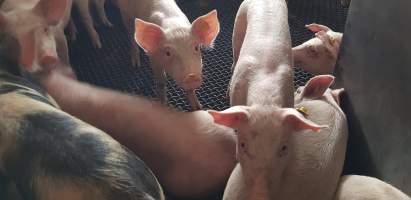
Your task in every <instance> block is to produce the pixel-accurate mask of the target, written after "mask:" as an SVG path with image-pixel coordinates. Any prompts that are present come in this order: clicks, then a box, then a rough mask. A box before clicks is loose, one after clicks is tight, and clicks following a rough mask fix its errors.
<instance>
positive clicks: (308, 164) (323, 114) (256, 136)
mask: <svg viewBox="0 0 411 200" xmlns="http://www.w3.org/2000/svg"><path fill="white" fill-rule="evenodd" d="M333 80H334V77H333V76H329V75H322V76H316V77H314V78H312V79H310V81H309V82H308V83H307V84H306V86H304V87H301V88H299V89H298V90H297V94H296V96H295V107H296V108H297V109H298V110H300V109H302V108H304V109H302V110H305V112H303V111H301V112H302V114H303V115H306V116H305V117H304V116H301V115H298V114H296V113H295V112H297V111H296V110H293V109H291V110H290V108H282V109H288V110H287V111H282V112H275V111H270V109H269V107H268V106H266V107H261V108H260V110H258V109H252V108H250V107H245V108H244V107H240V108H241V109H238V108H236V109H234V108H231V110H230V109H228V110H226V111H223V112H219V113H218V112H217V113H211V114H212V115H213V116H214V120H215V122H216V123H218V124H223V125H227V126H229V127H232V128H235V129H238V139H237V140H238V143H237V158H238V160H239V165H238V166H237V167H236V168H235V170H234V171H233V173H232V175H231V176H230V179H229V182H228V184H227V187H226V190H225V192H224V198H223V199H227V200H231V199H279V200H281V199H284V200H293V199H296V200H297V199H316V200H317V199H318V200H322V199H324V200H329V199H332V198H333V195H334V193H335V191H336V189H337V185H338V180H339V177H340V176H341V172H342V167H343V163H344V157H345V149H346V143H347V122H346V118H345V115H344V113H343V112H342V110H341V108H340V107H339V102H340V100H339V99H340V95H341V94H342V92H343V90H342V89H339V90H330V89H328V87H329V86H330V85H331V84H332V81H333ZM307 110H308V111H307ZM283 112H285V113H288V115H286V114H284V113H283ZM240 113H242V114H240ZM244 113H245V114H244ZM291 114H292V115H291ZM259 115H262V116H259ZM265 115H267V116H265ZM253 116H254V117H255V119H253ZM285 116H292V119H293V121H292V122H293V123H295V122H296V121H295V120H296V119H298V121H297V122H298V124H293V126H294V129H291V131H290V129H289V128H287V126H289V125H290V124H289V121H287V120H286V119H287V117H285ZM244 118H245V119H246V120H244ZM260 118H262V119H260ZM263 119H265V120H266V121H267V119H269V120H271V121H275V122H276V124H275V123H274V122H271V124H269V125H266V124H264V123H262V121H263ZM233 120H236V121H237V122H236V123H235V122H233ZM303 122H304V123H303ZM266 123H267V122H266ZM273 123H274V124H273ZM291 124H292V123H291ZM317 124H322V125H321V126H319V125H317ZM282 126H285V127H282ZM264 127H271V130H272V131H266V130H267V128H264ZM301 127H305V128H306V129H298V128H301ZM307 129H308V130H307ZM243 130H244V131H243ZM242 131H243V132H242ZM315 131H318V133H315ZM284 137H286V138H284ZM274 138H276V139H274ZM278 141H280V142H281V141H282V142H283V143H280V142H278ZM280 144H282V145H280ZM273 147H274V148H273ZM283 148H284V149H286V150H284V151H287V155H286V158H284V160H281V159H280V158H281V156H282V155H283V154H284V153H282V152H281V150H280V149H283ZM242 156H243V157H244V158H243V157H242ZM267 157H270V158H271V159H268V158H267ZM274 158H276V159H274ZM242 159H244V160H242ZM247 165H256V166H259V167H258V168H257V167H255V168H248V169H247V168H246V167H245V166H247ZM263 171H266V173H264V172H263ZM260 172H261V173H262V174H259V173H260ZM247 177H248V178H247ZM247 179H249V180H247ZM264 189H265V190H264ZM296 190H298V191H299V192H298V193H296V192H295V191H296ZM247 194H249V195H252V194H256V195H257V194H261V195H262V196H260V197H258V196H249V197H247V196H248V195H247ZM264 197H265V198H264Z"/></svg>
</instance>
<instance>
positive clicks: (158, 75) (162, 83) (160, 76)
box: [153, 69, 167, 105]
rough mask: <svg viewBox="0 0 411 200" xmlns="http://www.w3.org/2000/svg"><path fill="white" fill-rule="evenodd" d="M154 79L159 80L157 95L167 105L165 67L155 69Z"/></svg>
mask: <svg viewBox="0 0 411 200" xmlns="http://www.w3.org/2000/svg"><path fill="white" fill-rule="evenodd" d="M153 73H154V80H156V81H157V95H158V98H159V99H160V102H161V104H163V105H167V93H166V87H167V76H166V73H165V71H164V69H153Z"/></svg>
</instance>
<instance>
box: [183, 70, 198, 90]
mask: <svg viewBox="0 0 411 200" xmlns="http://www.w3.org/2000/svg"><path fill="white" fill-rule="evenodd" d="M202 83H203V78H202V77H201V74H194V73H191V74H188V75H186V76H185V77H184V79H183V84H182V87H183V88H184V89H185V90H192V89H197V88H199V87H200V86H201V84H202Z"/></svg>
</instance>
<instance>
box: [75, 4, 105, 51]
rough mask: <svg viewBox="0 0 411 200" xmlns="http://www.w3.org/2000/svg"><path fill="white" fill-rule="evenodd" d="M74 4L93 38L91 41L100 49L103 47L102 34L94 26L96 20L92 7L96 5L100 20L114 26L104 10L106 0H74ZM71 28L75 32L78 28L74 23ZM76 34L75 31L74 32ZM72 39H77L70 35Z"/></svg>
mask: <svg viewBox="0 0 411 200" xmlns="http://www.w3.org/2000/svg"><path fill="white" fill-rule="evenodd" d="M73 3H74V6H75V7H77V9H78V11H79V14H80V19H81V20H82V22H83V24H84V26H85V28H86V31H87V33H88V34H89V37H90V39H91V43H92V45H93V47H94V48H96V49H100V48H101V47H102V44H101V39H100V35H99V34H98V33H97V31H96V29H95V28H94V25H95V23H94V21H93V17H92V16H91V14H90V12H91V7H92V6H94V7H95V8H96V13H97V17H98V19H99V22H100V23H102V24H103V25H105V26H107V27H112V26H113V24H112V23H111V22H110V21H109V20H108V18H107V15H106V11H105V10H104V5H105V3H106V0H74V2H73ZM70 26H71V29H72V30H73V31H74V32H75V30H76V28H75V26H74V24H70ZM74 34H75V33H74ZM70 37H71V39H72V40H75V39H76V36H75V35H71V36H70Z"/></svg>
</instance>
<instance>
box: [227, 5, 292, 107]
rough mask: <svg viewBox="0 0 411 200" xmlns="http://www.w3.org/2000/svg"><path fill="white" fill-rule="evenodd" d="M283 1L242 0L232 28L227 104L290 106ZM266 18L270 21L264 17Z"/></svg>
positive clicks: (288, 47) (287, 36)
mask: <svg viewBox="0 0 411 200" xmlns="http://www.w3.org/2000/svg"><path fill="white" fill-rule="evenodd" d="M287 16H288V11H287V4H286V3H285V1H284V0H274V1H273V0H255V1H251V0H245V1H244V2H243V3H242V4H241V6H240V8H239V10H238V12H237V16H236V19H235V23H234V30H233V66H232V70H233V75H232V78H231V82H230V89H229V96H230V103H231V105H232V106H234V105H254V104H261V105H277V106H280V107H293V84H292V83H293V74H292V69H291V65H292V64H291V63H292V58H291V37H290V32H289V27H288V18H287ZM267 19H270V20H267Z"/></svg>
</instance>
